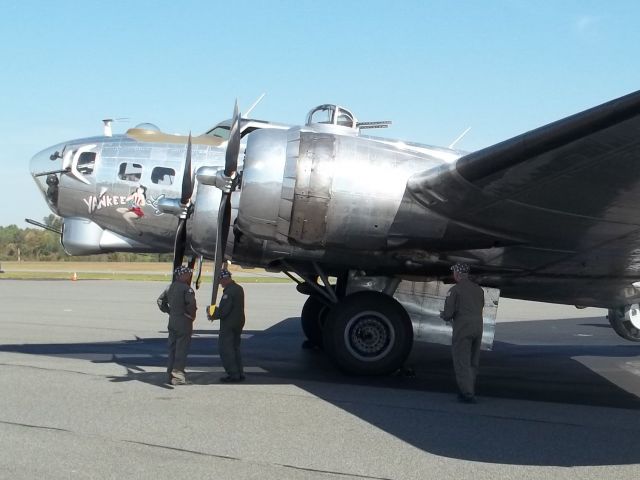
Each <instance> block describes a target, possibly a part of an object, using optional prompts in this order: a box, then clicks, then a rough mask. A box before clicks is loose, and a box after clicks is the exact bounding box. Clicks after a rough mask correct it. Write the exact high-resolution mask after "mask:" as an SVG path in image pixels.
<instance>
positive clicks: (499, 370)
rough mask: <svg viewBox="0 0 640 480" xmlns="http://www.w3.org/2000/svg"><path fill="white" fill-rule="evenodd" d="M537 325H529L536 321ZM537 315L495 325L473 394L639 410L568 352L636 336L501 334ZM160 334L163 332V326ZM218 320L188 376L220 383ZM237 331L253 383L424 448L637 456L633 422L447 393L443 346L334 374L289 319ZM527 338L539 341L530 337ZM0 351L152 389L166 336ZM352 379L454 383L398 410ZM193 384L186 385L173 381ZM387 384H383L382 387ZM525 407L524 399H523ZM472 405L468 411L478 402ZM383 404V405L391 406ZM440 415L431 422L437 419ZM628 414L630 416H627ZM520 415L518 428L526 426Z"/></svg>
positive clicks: (531, 458) (566, 460)
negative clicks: (77, 365) (297, 391)
mask: <svg viewBox="0 0 640 480" xmlns="http://www.w3.org/2000/svg"><path fill="white" fill-rule="evenodd" d="M584 320H585V319H584V318H582V319H575V320H558V321H554V320H547V321H545V329H549V330H550V331H551V332H553V335H558V332H563V331H564V330H566V329H571V328H573V329H575V328H577V326H578V325H579V326H580V328H581V331H584V329H585V328H587V329H588V328H593V329H599V327H600V326H601V324H600V323H597V319H588V320H589V321H591V320H594V322H593V323H592V324H591V323H587V324H585V323H578V322H583V321H584ZM532 329H533V330H532ZM539 329H540V324H539V323H537V322H522V321H520V322H513V323H501V324H500V325H499V331H500V332H501V333H500V339H499V340H497V341H496V343H495V345H494V350H493V351H492V352H485V353H483V357H482V359H481V376H480V379H479V384H480V385H479V392H478V393H479V395H480V401H481V403H482V402H483V401H485V402H490V401H491V400H490V398H512V399H526V400H545V401H553V402H561V403H570V404H583V405H601V406H609V407H623V408H632V409H640V399H638V397H636V396H635V395H633V394H631V393H629V392H627V391H625V390H623V389H622V388H620V387H619V386H617V385H615V384H614V383H612V382H609V381H608V380H607V379H605V378H604V377H602V376H601V375H599V374H598V373H596V372H594V371H593V370H591V369H590V368H587V367H586V366H585V365H583V364H582V363H580V362H578V361H576V360H574V358H573V357H576V356H578V357H580V356H588V357H599V358H602V359H606V360H607V361H610V360H611V359H616V358H619V359H628V358H629V357H636V356H637V355H638V354H639V353H640V348H639V347H638V346H637V345H633V344H629V343H624V341H623V340H620V341H618V340H617V337H615V335H614V334H613V333H612V334H611V335H612V336H611V337H610V338H607V341H602V340H601V339H600V340H592V339H578V338H576V339H575V341H574V342H572V343H568V342H567V343H566V344H562V343H561V342H560V343H555V344H552V343H540V342H538V343H536V342H535V341H534V342H515V341H514V342H510V341H505V340H506V339H510V338H511V337H515V338H520V339H522V338H524V339H526V336H523V333H524V332H526V331H529V332H532V331H534V332H536V331H539ZM160 333H165V332H160ZM217 333H218V332H217V330H195V331H194V336H193V340H192V345H191V350H190V358H189V361H188V365H189V368H191V369H192V371H191V372H189V368H188V369H187V371H188V376H189V379H190V380H191V382H193V383H194V384H199V385H202V384H212V383H216V384H217V383H218V379H219V377H220V376H221V375H222V373H221V369H219V368H217V369H216V370H217V371H218V373H215V372H211V371H203V370H205V369H207V368H208V369H209V370H211V367H220V365H221V364H220V359H219V357H218V349H217ZM244 333H245V334H244V337H245V338H244V339H243V345H242V349H243V356H244V363H245V365H246V366H247V368H248V371H249V372H251V367H254V368H255V367H259V368H260V369H261V370H263V371H264V372H265V373H248V379H247V381H246V383H250V384H263V385H264V384H292V385H296V386H299V387H300V388H302V389H304V390H306V391H308V392H310V393H312V394H313V395H315V396H317V397H318V398H321V399H323V400H326V401H327V402H329V403H331V404H333V405H335V406H337V407H339V408H341V409H343V410H345V411H347V412H349V413H351V414H352V415H355V416H357V417H359V418H361V419H362V420H364V421H366V422H368V423H370V424H372V425H374V426H375V427H377V428H380V429H382V430H384V431H386V432H388V433H389V434H391V435H393V436H395V437H397V438H399V439H401V440H403V441H405V442H407V443H409V444H411V445H413V446H415V447H416V448H419V449H421V450H423V451H425V452H429V453H432V454H436V455H442V456H446V457H451V458H458V459H463V460H469V461H480V462H486V463H500V464H513V465H533V466H564V467H568V466H595V465H629V464H636V463H640V449H638V448H637V433H638V429H637V428H630V429H623V430H616V431H614V430H613V429H608V428H603V429H589V435H586V434H584V432H583V431H581V430H582V429H583V427H581V426H580V425H578V424H575V425H572V424H571V423H566V424H563V423H561V422H560V423H558V422H553V421H544V420H541V421H535V420H531V419H526V418H519V419H517V420H520V421H515V422H514V417H513V414H511V415H509V414H505V415H504V416H500V415H496V414H495V413H494V414H486V413H485V414H483V413H481V412H480V410H478V407H479V406H475V405H458V404H457V403H455V396H454V393H455V381H454V379H453V373H452V364H451V356H450V352H449V348H448V347H445V346H441V345H432V344H416V346H415V348H414V351H413V352H412V354H411V356H410V359H409V362H408V365H411V367H412V369H413V370H414V371H415V376H406V375H402V374H399V375H395V376H388V377H350V376H345V375H343V374H341V373H339V372H337V371H336V370H335V369H334V368H333V366H332V365H331V363H330V362H329V360H328V359H327V358H326V356H325V355H324V354H323V353H322V351H320V350H318V349H312V350H305V349H302V348H301V344H302V340H303V336H302V333H301V331H300V328H299V319H298V318H288V319H285V320H283V321H282V322H280V323H278V324H276V325H274V326H273V327H271V328H270V329H268V330H265V331H246V330H245V332H244ZM534 340H535V339H534ZM0 351H5V352H19V353H24V354H30V355H45V356H47V355H50V356H63V357H68V358H79V359H86V360H87V361H91V362H96V363H114V364H118V365H121V366H122V367H124V368H125V370H126V373H125V374H124V375H122V376H116V377H110V381H114V382H127V381H140V382H145V383H148V384H151V385H155V386H157V387H159V388H173V387H171V386H169V385H166V384H164V381H165V379H166V373H164V372H148V371H146V370H145V367H163V366H164V365H165V362H166V340H165V339H163V338H157V337H156V338H136V340H124V341H117V342H102V343H75V344H27V345H0ZM336 384H338V385H357V386H365V387H381V388H388V389H393V391H395V392H398V391H402V390H403V389H405V390H411V391H425V392H446V393H451V397H450V398H451V399H450V400H446V402H450V403H451V405H444V406H443V407H444V408H442V409H440V408H437V407H435V406H433V404H430V405H431V406H426V407H424V408H422V407H417V408H416V407H415V406H413V407H410V408H400V407H394V406H392V405H393V404H389V402H386V403H385V400H384V399H377V398H367V399H366V401H362V399H358V398H357V397H349V395H348V394H347V395H346V396H344V395H342V394H341V393H340V392H341V391H342V392H343V393H344V392H347V391H348V387H346V388H344V389H341V388H339V387H336ZM178 388H189V387H178ZM387 391H391V390H387ZM528 405H531V404H528ZM474 409H475V410H474ZM390 412H391V413H390ZM434 418H437V419H438V421H433V419H434ZM633 418H634V419H635V418H636V417H635V416H633ZM523 425H525V428H523Z"/></svg>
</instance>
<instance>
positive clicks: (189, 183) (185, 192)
mask: <svg viewBox="0 0 640 480" xmlns="http://www.w3.org/2000/svg"><path fill="white" fill-rule="evenodd" d="M192 193H193V179H192V178H191V132H189V140H188V142H187V158H186V160H185V162H184V174H183V175H182V195H181V196H180V203H181V204H183V205H186V204H187V202H188V201H189V199H190V198H191V194H192Z"/></svg>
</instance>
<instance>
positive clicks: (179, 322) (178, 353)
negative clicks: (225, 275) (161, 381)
mask: <svg viewBox="0 0 640 480" xmlns="http://www.w3.org/2000/svg"><path fill="white" fill-rule="evenodd" d="M192 274H193V270H191V269H190V268H188V267H185V266H180V267H177V268H176V269H175V270H174V281H173V283H171V285H170V286H169V288H167V289H166V290H165V291H164V292H162V295H160V298H158V306H159V307H160V309H161V310H162V311H166V310H168V312H166V313H168V314H169V325H168V327H167V328H168V330H169V357H168V362H167V374H168V383H170V384H171V385H184V384H186V383H187V379H186V376H185V373H184V369H185V366H186V364H187V354H188V353H189V346H190V344H191V334H192V332H193V321H194V320H195V318H196V310H197V306H196V296H195V293H194V291H193V289H192V288H191V287H190V285H191V276H192ZM165 309H166V310H165Z"/></svg>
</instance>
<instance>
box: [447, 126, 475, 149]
mask: <svg viewBox="0 0 640 480" xmlns="http://www.w3.org/2000/svg"><path fill="white" fill-rule="evenodd" d="M469 130H471V127H467V129H466V130H465V131H464V132H462V133H461V134H460V135H458V138H456V139H455V140H454V141H453V142H451V145H449V148H453V147H454V146H455V144H456V143H458V142H459V141H460V140H462V137H464V136H465V135H466V134H467V133H469Z"/></svg>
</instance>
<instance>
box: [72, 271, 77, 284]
mask: <svg viewBox="0 0 640 480" xmlns="http://www.w3.org/2000/svg"><path fill="white" fill-rule="evenodd" d="M76 280H78V275H77V274H76V272H73V275H71V281H72V282H75V281H76Z"/></svg>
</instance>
